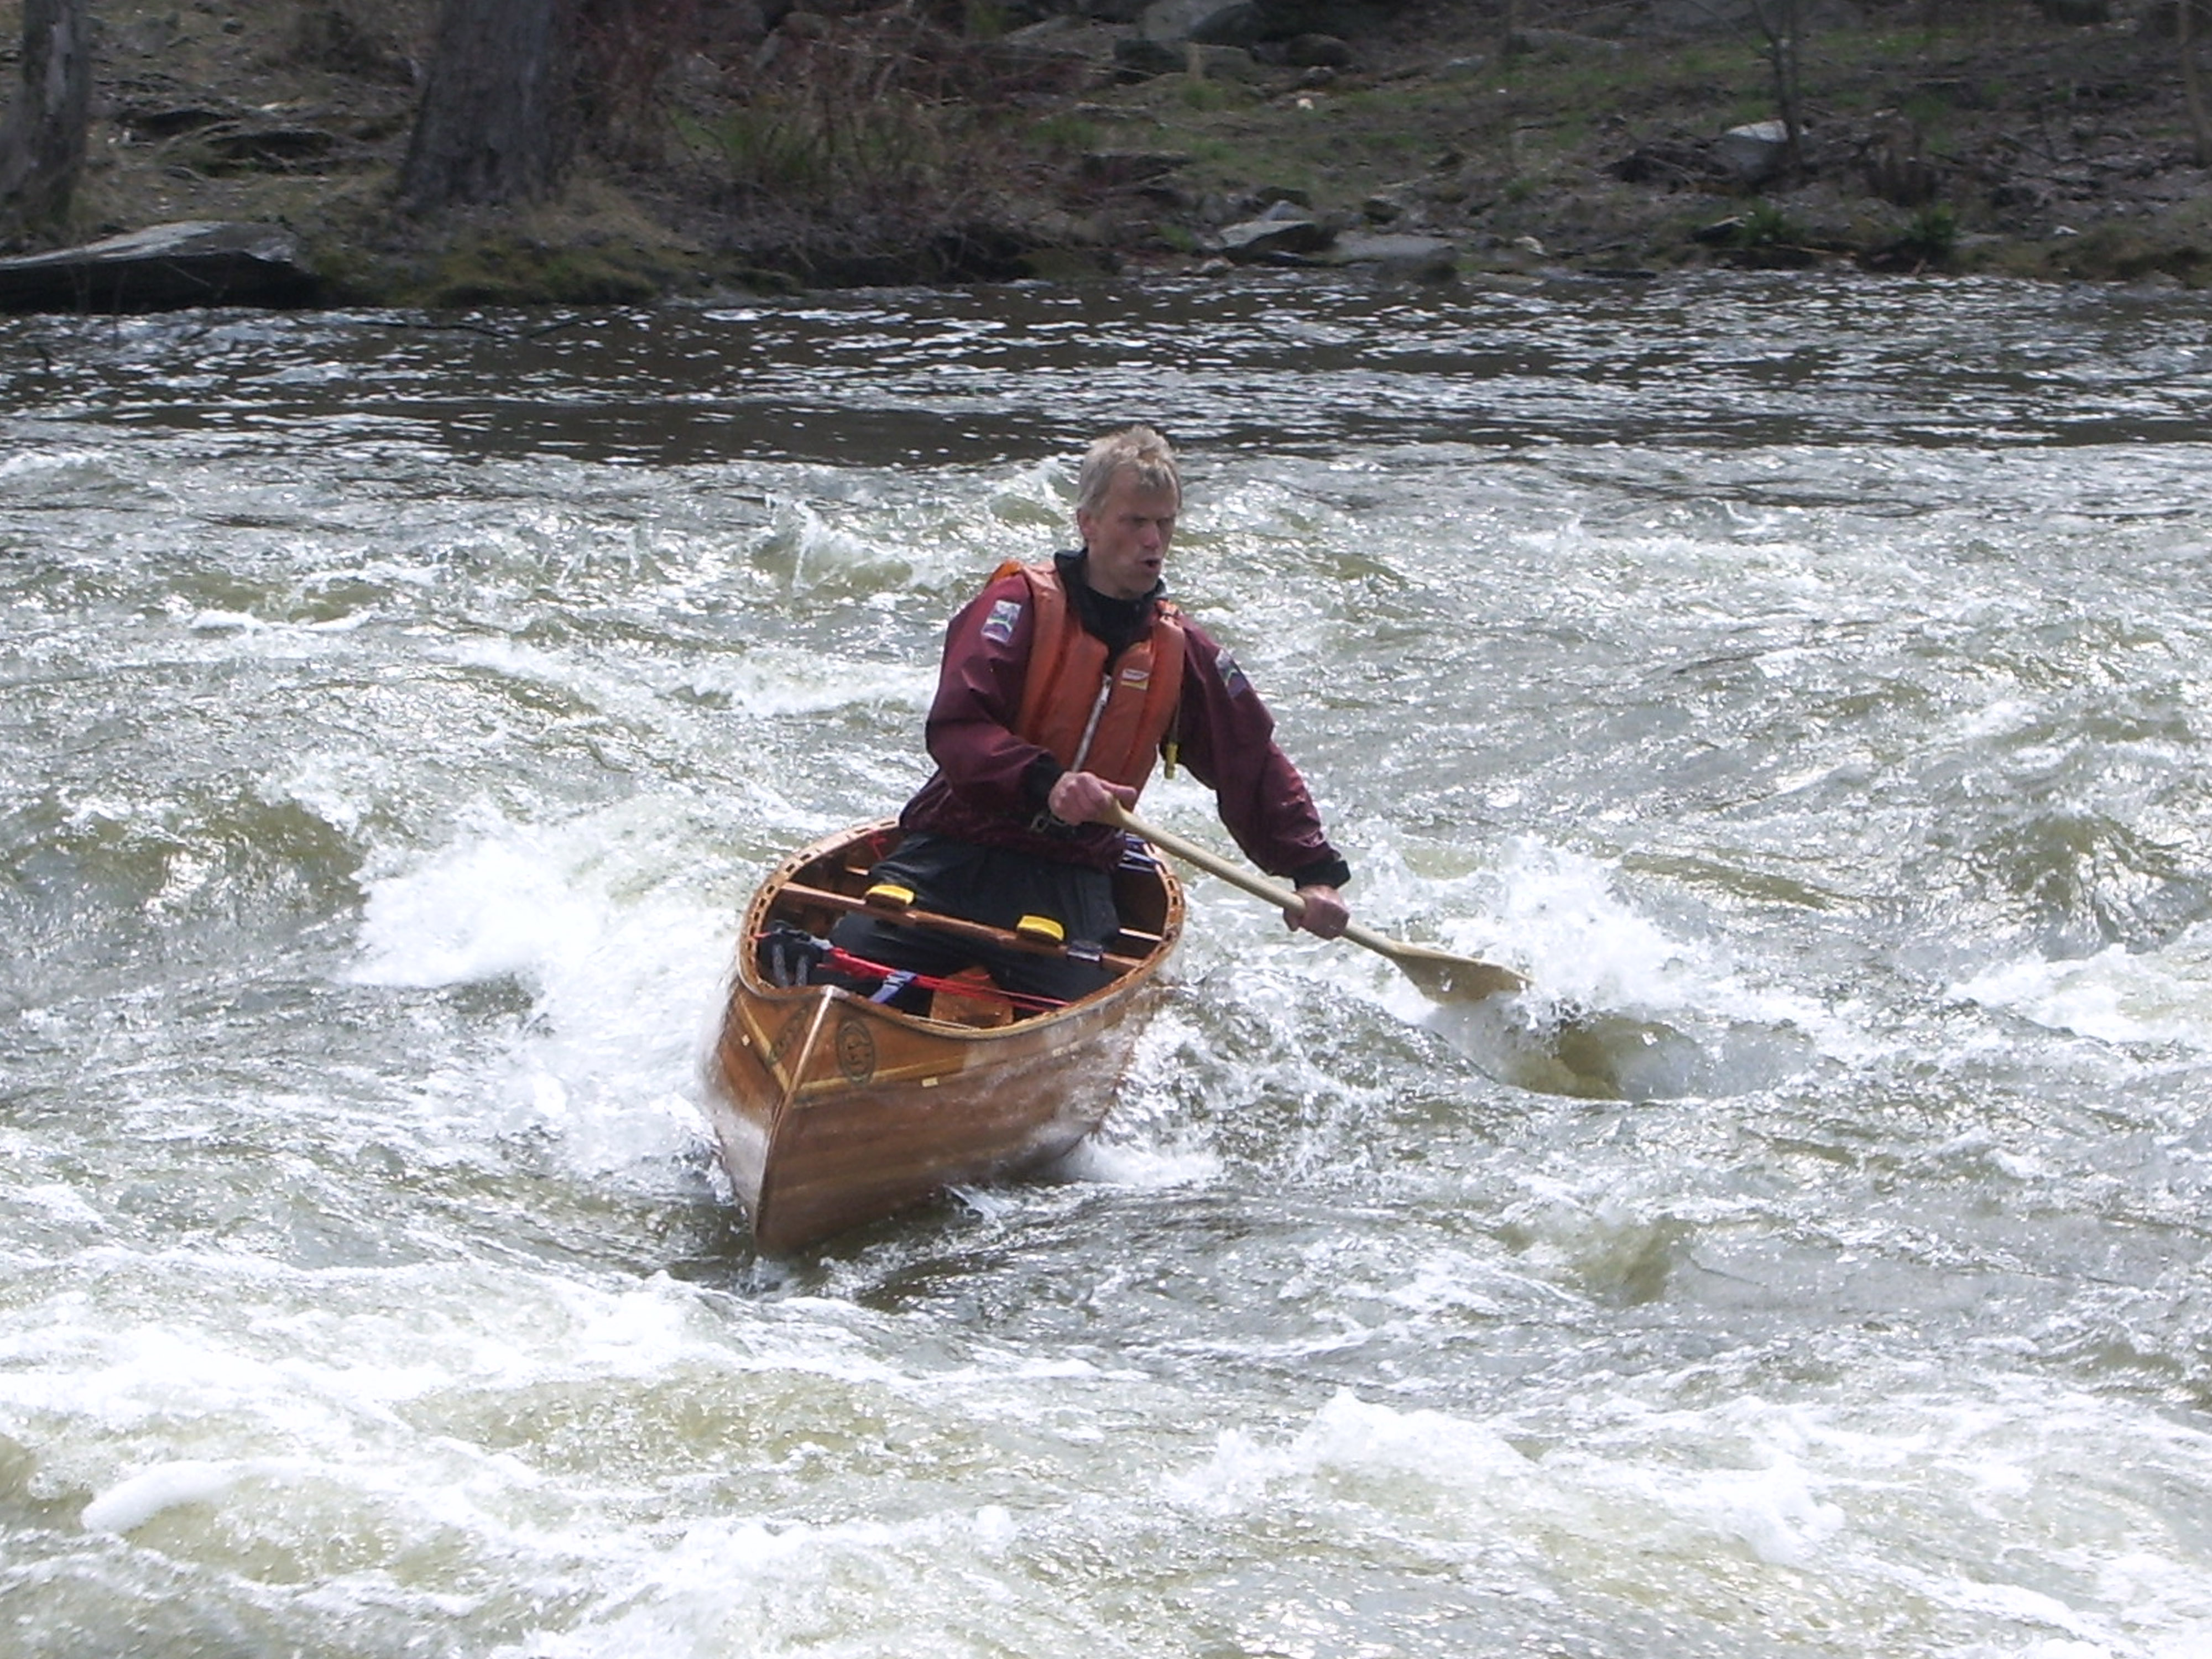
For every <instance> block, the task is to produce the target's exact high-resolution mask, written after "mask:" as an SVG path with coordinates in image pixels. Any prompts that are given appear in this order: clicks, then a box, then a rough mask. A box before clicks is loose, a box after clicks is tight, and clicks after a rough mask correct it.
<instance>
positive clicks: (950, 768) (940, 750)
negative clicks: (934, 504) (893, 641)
mask: <svg viewBox="0 0 2212 1659" xmlns="http://www.w3.org/2000/svg"><path fill="white" fill-rule="evenodd" d="M1035 635H1036V605H1035V604H1034V603H1033V602H1032V601H1031V599H1030V587H1029V582H1028V580H1027V579H1026V578H1025V577H1023V576H1021V575H1019V574H1015V575H1012V576H1006V577H1004V578H1001V579H1000V580H998V581H995V582H993V583H992V584H991V585H990V586H988V587H986V588H985V589H984V590H983V591H982V592H981V593H979V594H977V595H976V596H975V599H972V600H970V601H969V603H968V604H967V605H964V606H963V607H962V608H961V610H960V611H959V612H958V613H957V615H955V616H954V617H953V618H952V620H951V623H949V624H947V626H946V628H945V658H944V661H943V662H942V663H941V664H940V665H939V668H938V674H937V696H936V697H935V699H934V700H933V702H931V703H930V706H929V718H928V720H927V723H926V724H925V725H924V726H923V728H922V740H923V742H924V743H925V744H927V747H928V750H929V757H930V758H931V759H932V760H933V761H935V762H936V763H937V766H938V769H939V771H940V772H941V773H942V774H943V775H944V778H945V782H946V783H947V784H948V785H950V786H951V788H952V789H953V790H954V792H955V793H957V794H958V795H959V796H960V797H961V798H962V799H964V800H966V801H968V802H969V803H970V804H971V805H974V806H976V807H979V808H981V809H982V810H984V811H992V812H1004V813H1006V814H1009V815H1012V816H1019V817H1027V816H1029V815H1030V814H1031V813H1033V812H1035V811H1037V810H1038V809H1039V808H1040V807H1041V806H1042V805H1043V803H1044V798H1045V796H1046V794H1048V793H1049V792H1050V791H1051V788H1052V786H1053V784H1054V782H1055V781H1057V780H1058V778H1059V776H1060V771H1061V767H1060V763H1059V762H1057V761H1055V760H1054V759H1053V757H1051V756H1050V755H1049V754H1048V753H1046V751H1045V750H1042V749H1040V748H1038V747H1037V745H1036V744H1033V743H1024V742H1023V741H1022V739H1021V738H1018V737H1016V736H1015V735H1014V730H1013V728H1014V723H1015V722H1016V721H1017V720H1019V719H1020V718H1021V708H1022V682H1023V678H1024V671H1025V670H1026V669H1027V667H1028V665H1029V656H1030V641H1031V639H1033V638H1034V637H1035Z"/></svg>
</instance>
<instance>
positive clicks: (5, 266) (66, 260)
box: [0, 220, 319, 313]
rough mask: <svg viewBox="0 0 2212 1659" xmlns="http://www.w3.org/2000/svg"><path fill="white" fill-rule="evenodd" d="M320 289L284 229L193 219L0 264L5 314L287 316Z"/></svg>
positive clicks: (0, 303)
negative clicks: (238, 309) (249, 310)
mask: <svg viewBox="0 0 2212 1659" xmlns="http://www.w3.org/2000/svg"><path fill="white" fill-rule="evenodd" d="M318 288H319V282H318V280H317V278H316V276H315V273H314V272H313V270H310V269H308V267H307V264H305V263H304V262H303V261H302V259H301V252H300V244H299V240H298V238H296V237H295V236H294V235H293V234H292V233H291V232H290V231H289V230H286V229H284V228H283V227H282V226H279V225H255V224H230V223H224V222H218V221H212V220H188V221H185V222H179V223H176V224H167V225H153V226H149V228H146V229H144V230H134V231H131V232H127V233H126V234H123V235H120V236H110V237H108V238H106V240H102V241H98V242H88V243H86V244H84V245H83V246H80V247H70V248H61V249H58V250H57V251H56V252H52V253H31V254H24V255H21V256H20V257H18V258H12V259H0V311H11V312H24V311H73V312H103V313H135V312H143V311H179V310H183V309H185V308H186V307H191V306H266V307H291V306H304V305H312V304H313V302H314V300H315V297H316V293H317V289H318Z"/></svg>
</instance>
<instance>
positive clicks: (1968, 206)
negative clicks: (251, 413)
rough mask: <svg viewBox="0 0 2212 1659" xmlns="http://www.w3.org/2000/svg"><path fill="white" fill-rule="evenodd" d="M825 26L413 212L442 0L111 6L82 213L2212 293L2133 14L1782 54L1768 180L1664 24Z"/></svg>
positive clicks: (632, 242) (1458, 8)
mask: <svg viewBox="0 0 2212 1659" xmlns="http://www.w3.org/2000/svg"><path fill="white" fill-rule="evenodd" d="M1528 10H1531V11H1534V10H1537V8H1528ZM1661 10H1663V8H1654V7H1647V6H1638V5H1628V4H1623V5H1619V6H1614V7H1610V8H1604V9H1597V10H1594V11H1586V12H1583V13H1582V14H1580V15H1579V16H1578V18H1577V23H1578V27H1577V29H1575V30H1573V31H1565V30H1553V29H1546V28H1534V29H1528V30H1523V31H1522V33H1521V34H1520V35H1519V36H1518V37H1516V38H1514V39H1512V40H1507V39H1506V38H1505V37H1504V35H1503V34H1502V33H1501V32H1500V30H1499V28H1498V25H1497V24H1496V22H1495V21H1493V20H1491V19H1489V18H1487V17H1486V16H1484V15H1480V14H1477V13H1475V12H1474V9H1472V8H1468V7H1466V6H1462V5H1455V4H1447V3H1437V4H1412V5H1406V6H1401V7H1398V8H1395V9H1389V10H1387V11H1382V12H1378V13H1376V14H1375V15H1372V16H1370V17H1368V18H1367V19H1366V21H1364V24H1363V25H1362V26H1361V27H1358V28H1356V29H1352V30H1349V31H1348V32H1347V33H1346V34H1345V35H1344V36H1342V37H1333V38H1332V39H1333V42H1334V44H1325V45H1312V44H1308V45H1306V46H1302V47H1300V48H1298V49H1297V50H1296V51H1288V50H1285V47H1284V46H1283V45H1282V44H1281V43H1267V44H1263V45H1262V46H1261V47H1260V48H1259V49H1258V50H1257V51H1256V52H1247V51H1244V50H1242V49H1239V48H1236V47H1227V46H1212V47H1203V48H1195V49H1186V48H1178V49H1176V52H1175V54H1174V59H1175V61H1174V64H1173V66H1172V67H1170V68H1168V69H1167V70H1166V71H1165V72H1163V73H1146V74H1140V73H1139V72H1138V71H1137V70H1135V69H1133V67H1132V64H1133V63H1134V62H1136V61H1137V59H1138V58H1139V54H1138V53H1136V52H1133V51H1132V50H1131V48H1130V46H1128V45H1127V44H1126V43H1127V42H1129V41H1131V40H1134V39H1137V38H1139V33H1140V32H1139V30H1138V29H1137V28H1136V27H1134V26H1133V25H1125V24H1123V25H1117V24H1111V23H1104V22H1098V21H1087V20H1085V19H1081V18H1078V17H1074V16H1056V17H1048V18H1044V19H1042V20H1041V21H1036V22H1034V23H1030V24H1028V25H1026V26H1024V27H1018V28H1012V29H1008V30H1007V31H1006V32H1005V33H1002V34H1000V36H999V37H997V38H996V39H995V40H993V41H992V42H990V43H988V44H987V45H978V44H977V43H975V42H973V41H969V42H967V43H965V44H959V43H956V42H955V41H954V40H953V38H952V37H951V36H949V35H946V34H945V33H942V32H940V31H938V30H936V29H934V28H933V27H931V26H929V25H928V24H927V23H924V22H920V21H916V19H915V16H914V15H913V14H912V13H910V12H908V11H906V10H902V9H892V10H890V11H878V12H873V13H869V12H857V13H854V14H853V15H829V8H825V9H824V10H823V11H800V12H794V13H792V14H791V15H786V16H783V17H781V20H780V21H779V23H778V24H777V26H776V27H774V28H772V29H771V28H769V27H767V26H766V21H765V17H764V15H763V13H762V12H761V11H760V10H759V9H757V8H755V7H744V8H738V7H726V8H717V7H714V6H707V7H702V25H701V33H700V34H699V37H698V40H697V43H696V44H697V46H698V50H696V51H694V52H689V53H687V54H685V55H684V57H683V58H681V59H680V60H679V61H678V63H677V64H675V65H674V66H673V67H672V68H671V70H668V71H667V72H665V73H664V74H661V75H659V76H653V77H650V78H649V79H646V80H641V81H638V82H635V83H631V84H629V85H627V86H624V85H623V84H622V83H620V82H617V83H616V84H615V85H614V88H613V90H612V91H611V92H610V93H609V94H607V96H606V97H605V100H603V101H604V102H605V105H606V106H607V107H606V109H605V111H604V112H603V115H604V119H603V124H602V133H601V137H600V139H599V142H598V143H596V144H595V145H594V147H593V150H592V154H590V155H586V157H585V159H584V161H583V162H582V164H581V165H580V167H579V168H578V169H577V171H576V173H575V175H574V178H573V179H572V181H571V182H570V184H569V185H568V188H567V189H566V190H565V191H564V192H563V193H562V197H560V198H559V199H558V200H556V201H554V202H551V203H548V204H542V205H538V206H535V207H532V208H530V209H528V210H520V211H505V212H500V213H495V214H493V213H486V214H480V215H461V216H451V217H447V218H444V219H441V220H437V221H428V222H425V221H410V220H407V219H404V218H402V217H400V216H398V215H396V214H395V213H394V211H393V210H392V206H391V196H392V181H393V179H395V178H396V176H397V173H398V167H399V165H400V162H401V161H402V159H403V157H404V151H405V146H406V142H407V136H408V131H409V125H410V121H411V118H412V115H413V111H414V106H415V101H416V97H417V87H418V82H419V79H420V76H421V73H422V62H423V58H424V55H425V53H426V52H427V51H428V26H429V21H430V14H431V7H430V6H429V5H428V3H427V0H392V3H383V4H378V5H375V6H374V7H372V6H370V5H369V4H368V3H367V0H321V3H317V4H313V5H308V6H305V7H302V6H301V5H299V4H297V3H288V0H237V3H228V4H218V3H216V0H200V3H198V4H197V5H192V6H189V7H178V6H173V5H119V6H116V7H112V8H108V9H105V10H104V11H103V28H102V35H101V43H100V65H99V78H100V96H99V115H98V118H97V120H96V124H95V130H94V135H93V143H92V154H91V161H90V164H89V167H88V173H87V176H86V180H85V185H84V187H83V189H82V191H81V192H80V197H79V204H78V211H77V225H76V229H77V230H78V231H79V232H80V233H81V234H82V237H83V238H84V239H86V240H89V239H90V238H92V237H94V236H99V235H105V234H112V233H114V232H117V231H122V230H131V229H136V228H141V227H143V226H145V225H148V224H153V223H159V222H164V221H170V220H179V219H217V220H244V221H251V222H269V223H277V224H282V225H285V226H288V227H289V228H292V229H293V230H294V231H295V232H296V233H297V234H299V235H300V236H301V239H302V240H303V243H304V244H305V246H306V247H307V250H308V257H309V258H310V260H311V261H312V263H313V265H314V267H315V269H316V270H317V271H318V272H319V275H320V276H321V278H322V280H323V285H324V290H325V294H326V295H328V296H329V297H330V298H331V300H333V301H337V302H340V303H356V304H410V305H433V306H465V305H475V304H484V303H502V302H513V303H532V302H556V303H570V304H575V303H593V302H601V303H605V302H633V303H634V302H650V301H654V300H658V299H662V298H667V297H671V296H677V295H684V294H687V293H701V292H713V291H717V290H721V289H733V288H738V289H742V288H763V287H769V288H803V287H814V286H839V285H846V284H850V283H912V282H920V283H928V282H946V281H951V282H958V281H970V280H1003V279H1007V278H1012V277H1020V276H1053V277H1060V278H1079V277H1081V276H1085V275H1086V274H1096V273H1103V272H1111V271H1117V270H1118V271H1129V270H1147V269H1166V270H1189V269H1194V268H1195V269H1206V268H1209V267H1215V266H1218V267H1220V268H1227V267H1229V266H1230V265H1231V264H1233V263H1234V261H1235V257H1251V258H1266V259H1268V260H1270V261H1272V262H1275V263H1293V262H1296V261H1297V260H1300V259H1303V258H1311V257H1316V256H1315V255H1313V254H1311V253H1300V252H1294V251H1288V250H1285V249H1284V248H1282V247H1281V246H1267V245H1265V244H1261V245H1259V247H1258V248H1257V250H1256V251H1253V252H1247V253H1243V254H1242V255H1241V256H1240V252H1239V249H1238V247H1237V245H1236V242H1235V240H1234V239H1233V238H1230V237H1225V232H1227V231H1230V230H1231V229H1232V228H1234V227H1236V226H1237V224H1238V223H1239V222H1244V221H1249V219H1251V218H1253V217H1255V216H1258V215H1259V214H1261V213H1262V212H1263V211H1267V210H1270V209H1272V210H1273V212H1275V213H1276V214H1278V215H1283V214H1297V215H1300V216H1304V217H1307V218H1310V220H1311V221H1313V222H1315V223H1316V225H1317V226H1318V227H1319V228H1320V231H1321V234H1322V239H1323V240H1324V241H1325V240H1326V239H1327V238H1328V237H1329V236H1336V237H1342V236H1343V235H1346V234H1352V233H1361V234H1388V235H1389V236H1390V237H1392V238H1394V239H1396V242H1395V245H1396V246H1401V247H1404V246H1430V245H1441V246H1442V248H1443V250H1444V251H1445V252H1444V256H1443V258H1441V259H1437V258H1430V259H1426V260H1423V261H1419V262H1416V264H1414V265H1412V266H1409V267H1407V268H1408V269H1418V270H1422V271H1425V272H1427V273H1429V274H1435V273H1437V272H1438V271H1440V270H1446V269H1449V270H1455V271H1456V272H1457V273H1458V274H1460V275H1462V276H1485V275H1488V276H1504V277H1509V278H1510V277H1517V276H1522V275H1526V274H1528V273H1532V272H1539V271H1543V270H1554V269H1563V270H1570V271H1573V270H1580V271H1586V272H1606V273H1620V272H1632V271H1646V270H1651V271H1656V270H1667V269H1670V268H1676V267H1680V266H1685V265H1695V264H1758V265H1767V266H1773V265H1789V266H1806V265H1818V264H1832V263H1855V264H1859V265H1862V266H1864V267H1867V268H1869V269H1875V270H1950V271H1958V272H1962V273H1964V272H1997V273H2002V274H2008V275H2014V276H2032V277H2041V278H2053V279H2060V280H2087V281H2126V282H2145V281H2148V282H2154V283H2167V284H2183V285H2188V286H2192V287H2194V286H2201V285H2203V284H2204V283H2207V282H2212V197H2208V180H2207V174H2206V173H2205V172H2204V170H2203V168H2201V167H2197V165H2196V163H2195V160H2194V156H2193V154H2192V149H2191V137H2190V131H2189V127H2188V122H2187V116H2186V110H2185V105H2184V102H2183V99H2182V90H2181V84H2180V79H2179V70H2178V60H2177V58H2176V53H2175V47H2174V43H2173V41H2172V39H2171V38H2170V37H2169V36H2167V35H2165V34H2162V33H2160V30H2159V27H2158V19H2157V15H2156V14H2155V13H2154V11H2153V10H2152V9H2151V8H2149V7H2148V5H2146V6H2143V7H2141V8H2136V9H2130V8H2128V7H2126V6H2124V5H2123V6H2120V7H2118V8H2116V9H2115V15H2114V16H2113V18H2112V21H2107V22H2105V23H2102V24H2098V25H2094V26H2088V27H2081V26H2068V25H2064V24H2061V23H2058V22H2055V21H2051V20H2049V19H2047V18H2045V16H2044V15H2042V14H2041V12H2039V11H2038V10H2037V9H2033V8H2032V7H2030V6H2028V5H2027V4H2024V3H2023V4H2021V5H2020V6H2018V7H2017V8H2007V7H2001V6H1994V5H1993V6H1989V7H1983V8H1972V7H1962V8H1951V9H1947V16H1948V17H1949V18H1950V20H1951V21H1947V22H1944V23H1942V24H1941V25H1939V26H1937V27H1929V28H1922V27H1914V26H1912V25H1911V23H1910V22H1908V21H1904V20H1905V19H1908V18H1913V17H1917V16H1918V15H1919V13H1920V11H1921V9H1920V8H1918V7H1905V8H1901V9H1893V10H1889V11H1882V10H1881V9H1874V10H1870V11H1869V12H1868V13H1867V14H1865V15H1863V16H1861V17H1860V18H1859V19H1858V21H1857V24H1856V25H1855V26H1853V27H1830V28H1826V29H1824V30H1822V31H1821V32H1820V33H1819V34H1818V35H1817V36H1816V37H1815V38H1814V40H1813V41H1812V43H1811V46H1810V47H1809V49H1808V52H1807V55H1806V59H1805V64H1804V70H1803V74H1804V86H1805V100H1806V113H1807V142H1806V146H1805V157H1804V160H1805V167H1804V170H1803V172H1802V175H1800V176H1797V177H1794V178H1792V177H1777V178H1773V179H1766V180H1763V181H1761V180H1757V179H1753V178H1751V177H1748V176H1747V173H1746V170H1745V169H1746V166H1747V164H1746V163H1745V162H1744V161H1742V160H1741V157H1734V158H1732V157H1731V155H1730V152H1729V149H1728V148H1727V146H1726V145H1725V144H1724V143H1723V134H1725V133H1727V132H1729V131H1730V130H1731V129H1733V128H1738V127H1741V126H1743V125H1747V124H1753V123H1757V122H1759V121H1762V120H1765V119H1767V118H1771V116H1772V114H1773V113H1774V109H1773V97H1772V89H1771V70H1770V67H1769V64H1768V63H1767V60H1766V58H1765V52H1764V49H1763V42H1762V41H1761V40H1760V39H1759V37H1757V36H1756V34H1755V33H1753V32H1751V31H1749V30H1748V29H1747V28H1744V27H1737V28H1727V27H1714V28H1708V29H1707V30H1705V32H1703V33H1682V32H1680V28H1679V27H1676V28H1674V31H1673V32H1668V31H1666V30H1662V29H1661V28H1660V27H1659V22H1658V13H1659V11H1661ZM12 11H13V8H10V7H0V31H4V32H5V38H7V39H8V40H10V41H11V42H12V40H13V39H14V35H15V28H16V25H15V23H14V22H13V21H11V18H10V13H11V12H12ZM1346 15H1350V14H1346ZM1751 165H1753V166H1755V165H1756V163H1753V164H1751Z"/></svg>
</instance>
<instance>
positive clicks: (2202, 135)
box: [2173, 0, 2212, 167]
mask: <svg viewBox="0 0 2212 1659" xmlns="http://www.w3.org/2000/svg"><path fill="white" fill-rule="evenodd" d="M2173 33H2174V39H2175V42H2176V45H2177V46H2178V48H2179V52H2180V53H2181V91H2182V95H2183V96H2184V97H2185V98H2186V99H2187V100H2189V125H2190V127H2191V130H2192V131H2193V133H2194V136H2195V137H2196V140H2197V166H2198V167H2212V119H2208V118H2207V117H2206V115H2205V112H2204V81H2203V76H2202V75H2201V74H2200V73H2199V72H2198V69H2197V0H2181V3H2180V4H2179V5H2178V6H2176V7H2175V8H2174V9H2173Z"/></svg>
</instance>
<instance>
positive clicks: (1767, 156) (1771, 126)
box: [1713, 121, 1790, 185]
mask: <svg viewBox="0 0 2212 1659" xmlns="http://www.w3.org/2000/svg"><path fill="white" fill-rule="evenodd" d="M1713 154H1714V155H1717V157H1719V159H1720V162H1721V165H1722V166H1723V167H1726V168H1727V169H1728V170H1729V172H1730V173H1733V174H1735V177H1736V178H1738V179H1741V180H1742V181H1743V182H1744V183H1745V184H1747V185H1759V184H1764V183H1765V182H1766V180H1768V179H1771V178H1772V177H1774V175H1775V174H1776V173H1779V172H1781V171H1782V164H1783V163H1784V161H1787V160H1788V159H1789V155H1790V129H1789V128H1788V127H1787V126H1785V125H1784V124H1783V123H1781V122H1779V121H1753V122H1752V123H1751V124H1750V125H1747V126H1741V127H1730V128H1729V130H1728V131H1726V132H1724V133H1723V134H1721V136H1720V137H1719V138H1717V140H1715V141H1714V143H1713Z"/></svg>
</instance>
